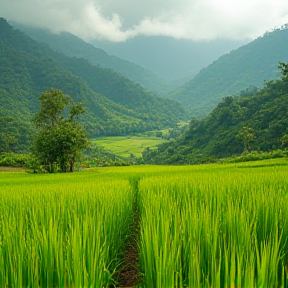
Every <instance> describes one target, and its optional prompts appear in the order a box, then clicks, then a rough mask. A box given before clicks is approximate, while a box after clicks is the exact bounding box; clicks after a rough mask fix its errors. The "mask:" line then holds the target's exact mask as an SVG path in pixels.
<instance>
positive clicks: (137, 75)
mask: <svg viewBox="0 0 288 288" xmlns="http://www.w3.org/2000/svg"><path fill="white" fill-rule="evenodd" d="M12 26H13V27H16V28H17V29H19V30H21V31H23V32H25V34H27V35H28V36H29V37H31V38H32V39H34V40H36V41H37V42H39V43H47V44H48V45H49V47H51V48H52V49H53V50H55V51H59V52H63V53H64V54H65V55H67V56H69V57H77V58H84V59H87V60H88V61H89V62H90V63H91V64H93V65H99V66H100V67H102V68H108V69H112V70H113V71H116V72H117V73H118V74H120V75H122V76H124V77H127V78H129V79H131V80H132V81H133V82H135V83H138V84H140V85H141V86H143V87H145V88H146V89H147V90H149V91H152V92H155V93H158V94H163V95H164V94H167V93H168V92H170V91H172V90H174V89H176V87H177V85H175V84H174V83H173V81H169V80H165V79H163V78H160V77H158V76H156V75H155V74H153V73H152V72H151V71H149V70H147V69H144V68H142V67H140V66H138V65H137V64H134V63H132V62H129V61H125V60H122V59H120V58H118V57H115V56H110V55H108V54H107V53H106V52H105V51H104V50H102V49H99V48H96V47H94V46H93V45H91V44H88V43H86V42H84V41H83V40H82V39H80V38H78V37H77V36H75V35H72V34H70V33H68V32H62V33H60V34H53V33H51V32H50V31H48V30H44V29H38V28H35V27H33V28H32V27H26V26H23V25H20V24H18V23H12Z"/></svg>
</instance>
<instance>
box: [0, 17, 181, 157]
mask: <svg viewBox="0 0 288 288" xmlns="http://www.w3.org/2000/svg"><path fill="white" fill-rule="evenodd" d="M51 88H55V89H59V90H61V91H63V93H64V94H67V95H73V100H74V101H75V102H81V103H83V106H84V107H85V110H86V111H87V113H86V114H85V115H84V116H83V118H82V119H81V121H82V122H83V123H85V128H86V130H87V132H88V133H89V136H91V137H97V136H99V135H127V134H130V133H135V132H144V131H148V130H155V129H162V128H167V127H171V126H173V125H175V123H177V122H178V121H179V120H181V119H183V118H184V117H185V113H184V110H183V108H182V107H181V105H180V104H179V103H177V102H175V101H172V100H167V99H163V98H159V97H156V96H155V95H154V94H152V93H150V92H148V91H146V90H145V89H143V88H142V87H141V86H140V85H138V84H135V83H133V82H132V81H131V80H129V79H127V78H125V77H123V76H120V75H118V74H117V73H116V72H114V71H112V70H109V69H103V68H100V67H98V66H94V65H92V64H90V63H89V62H88V61H87V60H84V59H77V58H69V57H67V56H65V55H64V54H62V53H59V52H56V51H53V50H52V49H50V48H49V47H48V46H47V45H45V44H43V43H42V44H39V43H37V42H36V41H34V40H32V39H31V38H29V37H28V36H26V35H25V34H23V33H21V32H20V31H18V30H16V29H13V28H12V27H11V26H10V25H9V24H8V23H7V22H6V21H5V20H4V19H3V18H0V107H1V111H0V112H1V113H0V116H1V117H4V118H5V117H12V118H13V119H14V120H15V121H14V122H15V123H16V126H17V127H21V129H19V136H18V137H16V140H17V143H14V144H12V143H11V142H10V143H11V144H9V145H10V148H9V149H10V150H12V151H14V152H23V150H24V149H26V150H27V149H28V147H29V141H30V140H31V134H33V126H32V125H31V123H30V122H31V118H32V116H31V115H33V114H35V113H36V111H37V110H38V109H39V105H40V104H39V101H38V96H39V95H40V94H41V93H43V91H48V90H49V89H51ZM75 117H76V116H75ZM10 126H11V125H10ZM23 128H24V129H23ZM13 129H14V128H13V127H9V129H8V130H9V132H8V134H9V135H10V134H11V133H12V134H13V133H14V132H13ZM17 129H18V128H17ZM28 136H29V137H28ZM11 139H12V138H11ZM13 141H14V140H13ZM7 142H9V141H7ZM5 143H6V142H5ZM5 145H6V144H5ZM7 145H8V143H7ZM7 145H6V146H7ZM9 145H8V146H9ZM1 149H2V148H1ZM5 149H6V150H7V147H6V148H5ZM2 150H3V149H2Z"/></svg>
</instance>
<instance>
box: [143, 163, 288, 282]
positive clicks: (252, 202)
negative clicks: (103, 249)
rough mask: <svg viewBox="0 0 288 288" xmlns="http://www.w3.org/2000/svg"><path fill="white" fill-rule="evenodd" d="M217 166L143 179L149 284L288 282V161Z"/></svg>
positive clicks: (145, 271) (145, 267)
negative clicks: (287, 272)
mask: <svg viewBox="0 0 288 288" xmlns="http://www.w3.org/2000/svg"><path fill="white" fill-rule="evenodd" d="M202 167H203V166H202ZM213 167H215V168H216V169H214V170H212V169H209V168H212V165H211V166H210V165H208V166H207V169H203V170H202V168H200V169H199V170H196V168H190V169H188V167H187V168H186V169H187V170H186V172H185V171H182V172H181V173H177V172H176V170H175V173H174V175H172V174H169V175H168V174H167V176H165V174H164V173H163V174H162V175H159V176H150V177H149V178H148V177H147V178H145V179H143V180H142V181H141V182H140V186H139V187H140V189H139V191H140V192H139V193H140V199H141V216H142V222H141V239H140V243H139V245H140V261H141V267H142V273H143V275H144V277H143V283H142V285H143V286H144V287H154V288H158V287H166V288H172V287H189V288H196V287H197V288H200V287H201V288H202V287H207V288H208V287H212V288H216V287H219V288H220V287H221V288H222V287H225V288H228V287H229V288H232V287H233V288H234V287H237V288H241V287H243V288H244V287H249V288H254V287H255V288H259V287H285V285H286V284H285V282H286V278H287V276H286V275H285V266H286V267H287V251H288V249H287V248H288V247H287V243H288V227H287V220H288V213H287V209H286V206H287V176H288V171H287V168H286V167H285V168H284V167H280V166H279V167H275V168H272V169H271V167H263V168H254V170H253V171H252V170H251V168H250V167H247V169H245V168H244V169H237V168H235V167H233V166H222V167H220V166H218V167H217V166H215V165H214V166H213ZM227 168H229V169H227Z"/></svg>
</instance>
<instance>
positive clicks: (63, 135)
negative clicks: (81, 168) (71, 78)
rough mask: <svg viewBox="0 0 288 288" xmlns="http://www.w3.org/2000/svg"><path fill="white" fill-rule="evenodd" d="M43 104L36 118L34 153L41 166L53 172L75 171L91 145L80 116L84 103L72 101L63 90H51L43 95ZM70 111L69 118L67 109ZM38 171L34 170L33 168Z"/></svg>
mask: <svg viewBox="0 0 288 288" xmlns="http://www.w3.org/2000/svg"><path fill="white" fill-rule="evenodd" d="M40 102H41V107H40V110H39V112H38V113H37V114H36V116H35V117H34V119H33V121H34V123H35V125H36V127H37V128H38V129H39V131H37V134H36V136H35V141H34V146H33V154H34V155H35V157H36V159H38V161H39V164H40V167H41V165H43V168H44V169H45V171H47V172H49V173H52V172H56V171H57V170H58V169H60V171H61V172H67V171H70V172H73V171H74V165H75V162H76V160H78V159H79V157H80V155H81V153H82V152H83V150H85V149H86V148H87V147H88V146H89V141H88V138H87V135H86V132H85V130H84V128H83V127H82V126H81V125H80V124H79V123H78V118H79V116H80V115H81V114H83V113H84V112H85V110H84V108H83V106H82V104H81V103H73V101H72V98H71V97H70V96H68V95H64V94H63V93H62V91H59V90H51V91H48V92H44V93H43V94H41V95H40ZM68 105H70V107H69V111H68V115H67V119H65V118H64V110H65V109H66V110H67V107H68ZM34 170H35V169H34Z"/></svg>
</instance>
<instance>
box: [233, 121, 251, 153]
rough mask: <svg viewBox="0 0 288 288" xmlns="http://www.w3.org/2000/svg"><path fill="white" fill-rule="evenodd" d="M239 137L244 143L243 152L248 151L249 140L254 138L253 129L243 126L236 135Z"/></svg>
mask: <svg viewBox="0 0 288 288" xmlns="http://www.w3.org/2000/svg"><path fill="white" fill-rule="evenodd" d="M236 137H237V138H238V139H240V140H241V141H242V143H243V145H244V153H247V152H249V149H250V146H251V142H253V141H254V140H255V135H254V134H253V129H252V128H250V127H246V126H244V127H243V128H242V129H241V130H240V131H239V133H238V134H237V136H236Z"/></svg>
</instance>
